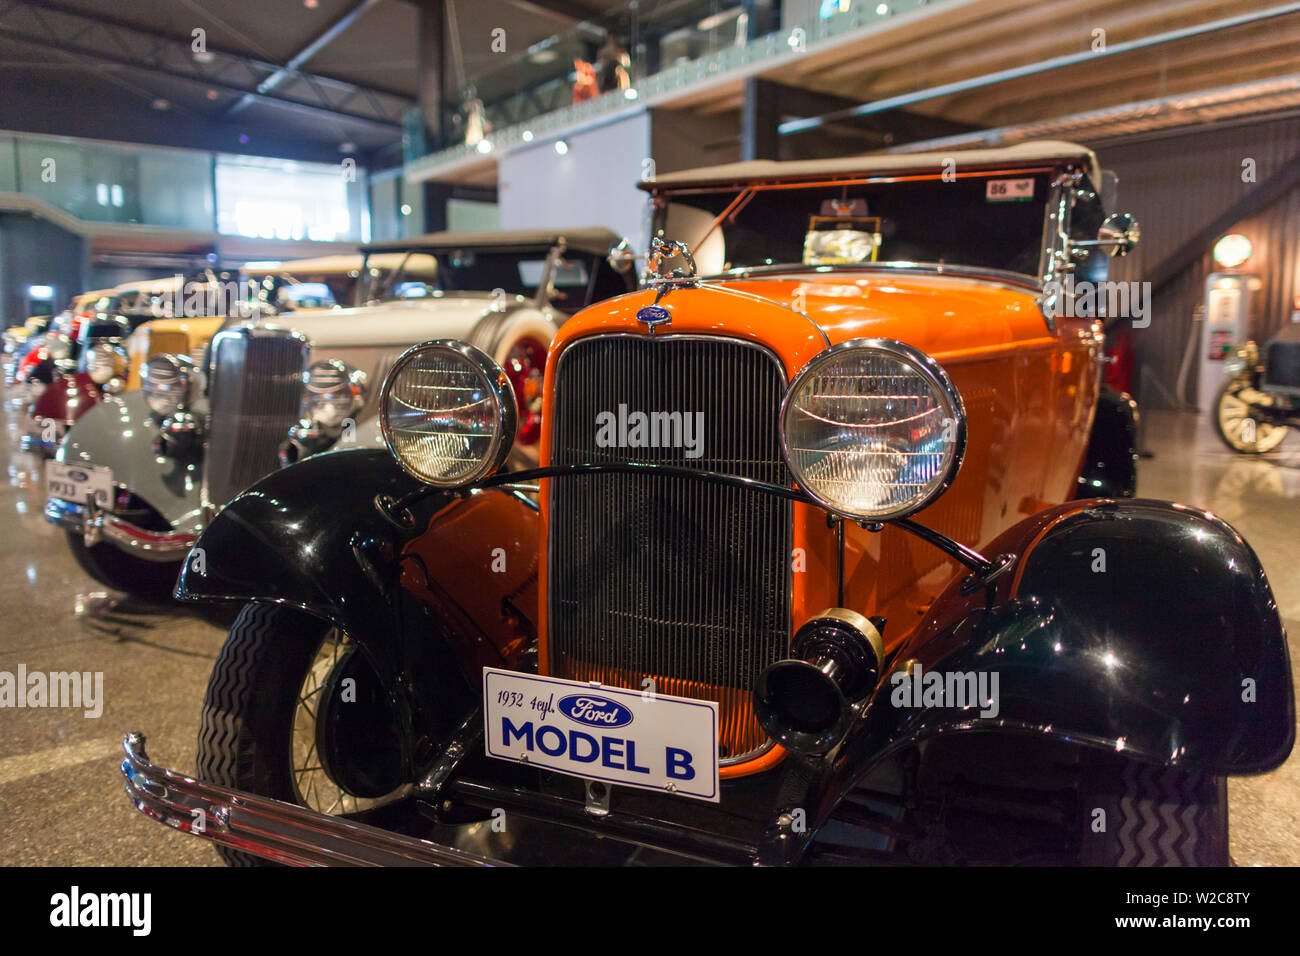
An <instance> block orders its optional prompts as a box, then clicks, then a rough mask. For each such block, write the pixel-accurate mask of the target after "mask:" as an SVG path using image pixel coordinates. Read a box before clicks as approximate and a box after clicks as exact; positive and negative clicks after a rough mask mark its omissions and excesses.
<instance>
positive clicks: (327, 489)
mask: <svg viewBox="0 0 1300 956" xmlns="http://www.w3.org/2000/svg"><path fill="white" fill-rule="evenodd" d="M421 487H423V486H422V485H420V484H419V483H418V482H417V481H416V480H415V479H414V478H411V477H410V476H409V475H407V474H406V473H405V472H403V471H402V470H401V469H400V468H399V467H398V466H397V463H396V462H395V461H393V459H392V456H390V455H389V454H388V453H387V452H386V451H384V450H381V449H374V450H372V449H366V450H347V451H337V452H330V453H327V454H323V455H317V456H314V457H312V458H308V459H306V460H305V461H302V462H299V463H298V464H296V465H293V466H291V467H289V468H285V469H282V470H281V471H277V472H274V473H272V474H270V475H268V476H267V477H266V478H263V479H262V480H261V481H259V482H258V483H257V484H256V485H254V486H253V487H252V488H250V489H248V490H247V491H245V492H244V493H243V494H241V495H240V496H239V497H237V498H235V500H233V501H232V502H230V504H228V505H227V506H226V507H225V508H224V509H223V510H222V511H221V513H220V514H218V515H217V517H216V518H215V519H213V521H212V524H211V525H209V526H208V528H207V529H206V530H205V531H204V532H203V534H202V535H201V536H200V537H199V539H198V541H197V542H196V543H195V546H194V549H193V550H192V551H191V552H190V556H189V558H188V559H187V560H186V562H185V566H184V568H183V569H182V571H181V575H180V579H179V581H178V583H177V585H176V597H177V598H178V599H180V600H182V601H237V602H241V603H242V602H247V601H253V600H257V601H265V602H268V603H272V604H283V605H287V606H289V607H294V608H298V609H300V610H303V611H307V612H308V613H310V614H313V615H315V616H316V617H319V618H322V619H323V620H326V621H328V622H329V623H331V624H334V625H336V626H338V627H341V628H343V629H344V630H345V631H348V632H349V633H352V634H361V633H367V632H370V631H372V630H373V629H374V628H375V627H376V625H382V624H383V623H386V622H387V621H388V620H389V618H390V617H391V615H392V613H393V612H392V607H393V597H394V589H395V586H396V582H395V574H394V573H393V569H394V568H395V566H396V557H395V556H396V555H397V554H398V553H399V552H400V550H401V543H402V542H403V540H405V538H406V537H409V536H410V534H411V533H412V532H407V531H404V530H403V529H402V528H400V527H398V526H396V525H394V524H393V523H392V522H390V521H389V520H388V519H387V518H386V517H385V516H384V514H383V513H382V512H381V511H380V509H379V508H378V507H377V505H376V499H377V498H378V497H379V496H382V495H386V496H389V497H390V498H393V499H397V498H401V497H402V496H403V495H407V494H409V493H411V492H413V491H416V490H418V489H419V488H421ZM446 500H447V499H446V496H445V495H440V494H434V495H430V496H429V497H428V498H426V499H425V500H424V501H423V502H422V503H421V504H420V505H418V506H417V510H418V513H417V514H416V519H417V520H416V524H415V527H417V528H423V527H425V526H426V525H427V524H428V516H429V515H430V514H432V513H433V512H434V511H435V510H436V509H437V508H438V507H440V506H441V505H443V504H445V503H446Z"/></svg>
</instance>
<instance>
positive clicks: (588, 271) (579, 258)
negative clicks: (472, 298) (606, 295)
mask: <svg viewBox="0 0 1300 956" xmlns="http://www.w3.org/2000/svg"><path fill="white" fill-rule="evenodd" d="M548 255H549V252H548V251H545V250H541V249H538V250H531V251H528V252H494V251H491V250H487V251H484V250H481V249H451V250H445V251H444V250H440V251H439V252H437V253H436V254H435V253H429V252H412V253H409V254H408V255H407V256H406V257H405V258H404V259H403V261H402V263H401V264H400V265H399V266H398V267H397V268H396V269H394V270H393V271H392V272H390V273H388V274H386V275H384V274H382V273H381V274H380V275H378V276H375V275H374V273H375V272H376V270H374V269H371V270H370V271H371V273H372V279H371V281H372V283H374V284H373V285H372V288H373V289H375V290H376V293H375V294H374V296H373V297H375V298H379V299H421V298H427V297H429V296H431V295H435V294H441V293H448V292H480V293H491V292H494V291H496V290H498V289H499V290H502V291H504V292H505V294H506V295H509V296H515V295H520V296H523V297H525V298H528V299H531V298H533V297H535V296H536V295H537V293H538V291H539V289H540V287H541V284H542V283H543V282H544V281H545V277H546V273H547V269H546V261H547V257H548ZM595 271H596V263H595V262H594V261H593V257H592V256H590V255H589V254H587V253H577V252H574V251H572V250H570V251H569V252H567V253H566V254H565V256H564V258H563V260H562V261H561V262H560V263H559V265H558V267H557V268H556V269H555V270H554V275H553V277H552V285H553V290H552V295H551V302H552V304H554V305H555V306H556V308H559V309H561V310H562V311H573V310H575V309H576V308H580V307H581V306H582V305H583V304H584V302H585V300H586V299H587V297H588V294H589V290H590V288H591V285H592V280H593V275H594V273H595Z"/></svg>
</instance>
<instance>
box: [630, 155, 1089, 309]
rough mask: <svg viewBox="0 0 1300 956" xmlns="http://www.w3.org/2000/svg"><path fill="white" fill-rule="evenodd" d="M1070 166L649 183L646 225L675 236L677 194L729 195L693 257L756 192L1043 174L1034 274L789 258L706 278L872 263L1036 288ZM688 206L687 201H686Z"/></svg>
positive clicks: (957, 265) (958, 266) (971, 267)
mask: <svg viewBox="0 0 1300 956" xmlns="http://www.w3.org/2000/svg"><path fill="white" fill-rule="evenodd" d="M960 156H961V153H959V152H957V153H954V155H953V158H954V160H955V161H958V162H959V160H960ZM901 159H904V160H905V157H901ZM900 165H901V164H900ZM1074 168H1075V164H1074V163H1070V162H1067V161H1064V160H1063V161H1061V162H1059V163H1034V164H1030V165H1022V166H1014V165H1013V166H997V167H980V168H975V169H968V170H963V169H960V168H958V169H955V170H953V171H951V172H950V173H949V172H947V171H941V172H934V173H905V174H898V173H883V174H878V175H861V174H854V173H846V174H843V175H836V176H814V177H808V178H805V179H793V178H786V179H771V180H764V179H755V180H742V181H738V182H734V183H725V182H718V183H708V184H705V183H696V184H684V185H681V186H677V185H673V186H665V187H662V188H659V187H654V186H653V185H651V203H652V209H651V223H650V226H651V235H655V236H660V237H662V238H664V239H672V238H674V237H672V236H669V235H667V234H666V232H665V228H666V223H667V217H668V208H669V206H670V205H671V204H672V203H673V202H674V201H676V200H677V199H678V197H683V196H692V195H694V196H698V195H712V196H718V197H720V198H721V197H725V196H728V195H731V194H734V198H733V199H732V200H731V201H730V202H729V203H727V204H726V205H725V206H724V208H723V210H722V212H720V213H719V214H718V215H717V216H715V217H714V219H713V221H712V222H711V223H710V225H709V228H708V229H707V230H706V231H705V232H704V233H703V235H701V236H700V237H699V238H698V239H696V241H695V243H694V245H693V246H692V249H691V253H692V255H694V254H696V253H698V252H699V250H700V249H701V248H702V246H703V245H704V243H705V242H706V241H707V240H708V239H709V237H710V236H712V235H713V234H714V233H715V232H717V230H718V229H720V228H721V227H722V224H723V222H724V221H725V220H726V219H727V218H728V217H729V216H734V215H736V214H738V213H739V212H740V211H741V210H742V209H744V208H745V207H746V206H747V205H748V204H749V203H750V201H751V200H752V199H753V198H754V197H755V196H757V195H758V194H760V193H764V192H775V191H785V190H793V189H809V190H815V189H827V188H832V187H844V188H848V187H851V186H882V185H892V184H896V183H916V182H927V181H929V182H947V181H950V179H951V178H956V179H991V178H995V177H1003V176H1025V175H1043V174H1047V176H1048V184H1049V190H1050V192H1049V195H1048V196H1047V197H1046V202H1045V205H1046V209H1045V211H1044V215H1043V224H1042V229H1041V231H1040V234H1039V260H1038V266H1037V271H1036V272H1035V273H1030V272H1017V271H1011V270H1006V269H997V268H993V267H982V266H974V265H971V264H969V263H959V262H949V261H938V262H923V261H904V260H893V261H892V262H891V261H889V260H886V261H882V262H872V263H844V264H824V265H810V264H807V263H803V262H791V263H772V264H770V265H769V264H763V265H753V266H739V267H735V268H733V269H730V270H724V271H723V272H721V273H717V274H715V275H714V276H711V278H719V279H720V278H728V277H732V278H734V277H735V276H736V275H738V274H753V273H755V272H756V271H758V270H764V271H768V272H773V271H775V272H781V271H784V272H790V271H793V270H798V271H808V270H817V271H839V270H843V269H859V268H866V267H873V266H874V267H883V268H890V267H893V268H904V267H910V268H912V269H913V270H914V271H945V270H946V271H949V272H954V273H955V272H957V271H959V270H964V271H966V272H967V273H968V274H971V273H976V274H986V273H987V274H1000V275H1002V276H1004V277H1015V278H1017V279H1018V280H1020V281H1019V282H1018V283H1017V284H1024V282H1023V280H1025V279H1026V278H1028V279H1032V280H1033V282H1034V284H1035V285H1036V286H1039V285H1041V284H1042V281H1043V275H1044V274H1045V272H1046V271H1048V270H1049V266H1050V261H1051V258H1052V257H1051V252H1052V248H1053V246H1054V245H1055V232H1056V217H1055V216H1054V215H1053V213H1054V211H1055V210H1057V209H1058V192H1057V190H1058V188H1059V185H1060V183H1059V180H1060V177H1061V174H1062V172H1064V171H1067V170H1071V169H1074ZM945 176H949V177H950V178H949V179H945ZM687 205H691V204H689V203H688V204H687ZM696 208H700V207H698V206H697V207H696Z"/></svg>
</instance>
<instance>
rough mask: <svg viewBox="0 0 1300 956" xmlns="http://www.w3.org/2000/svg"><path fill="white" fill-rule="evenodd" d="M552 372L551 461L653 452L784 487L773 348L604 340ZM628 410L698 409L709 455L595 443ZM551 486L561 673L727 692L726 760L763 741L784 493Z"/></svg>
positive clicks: (619, 480)
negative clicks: (760, 683) (757, 711)
mask: <svg viewBox="0 0 1300 956" xmlns="http://www.w3.org/2000/svg"><path fill="white" fill-rule="evenodd" d="M556 380H557V390H556V398H555V405H554V412H553V415H554V419H553V422H552V425H551V427H552V429H553V431H552V439H553V440H552V448H551V461H552V463H553V464H557V465H559V464H571V463H578V462H625V461H638V462H653V463H658V464H665V465H673V466H676V467H686V468H698V469H699V470H702V471H717V472H724V473H727V474H734V475H740V476H744V477H748V478H753V479H757V480H761V481H766V482H773V483H777V484H789V476H788V473H787V471H786V467H785V462H784V459H783V457H782V455H781V450H780V439H779V433H778V427H777V426H778V422H777V417H778V415H779V412H780V404H781V398H782V396H783V395H784V392H785V386H786V381H785V375H784V370H783V368H782V366H781V364H780V362H779V361H778V360H777V358H776V357H775V356H774V355H773V354H772V353H771V352H769V351H768V350H766V349H764V348H761V347H758V346H755V345H753V344H751V343H748V342H742V341H739V340H736V339H728V338H722V337H707V336H675V335H666V336H655V337H643V336H635V335H605V336H595V337H592V338H588V339H580V340H578V341H576V342H574V343H573V344H571V345H570V346H569V347H568V348H567V349H566V350H565V352H564V353H563V355H561V357H560V359H559V365H558V368H557V375H556ZM620 406H625V407H626V411H627V413H628V415H629V416H630V415H631V413H632V412H645V413H651V412H668V413H672V412H679V413H681V414H682V415H683V425H684V424H685V415H687V414H692V415H693V414H694V413H703V416H704V418H703V423H704V428H703V439H702V446H701V453H700V455H699V457H696V458H690V457H687V449H686V448H685V447H680V446H677V447H626V446H624V447H619V446H615V447H602V446H600V445H598V444H597V440H596V436H597V431H598V428H597V426H598V418H597V416H599V415H601V414H602V413H606V412H608V413H611V414H612V415H613V416H614V417H615V419H616V421H617V420H619V418H620V416H619V411H620ZM620 431H621V430H620ZM628 433H629V435H627V436H624V437H630V434H631V427H630V426H629V428H628ZM676 434H677V436H678V437H684V432H677V433H676ZM550 495H551V502H550V503H551V515H552V518H551V523H550V529H549V534H550V568H551V571H550V576H549V581H550V594H549V596H548V598H549V602H550V618H549V620H550V627H549V645H550V657H551V660H550V665H551V668H552V673H555V674H556V675H557V676H561V677H568V678H571V679H574V680H600V681H602V682H604V683H609V684H615V685H622V686H628V687H634V688H638V689H639V688H640V687H641V681H642V680H643V679H644V678H645V677H652V678H654V680H655V684H656V688H657V690H658V692H659V693H664V694H675V695H682V696H688V697H696V698H704V699H712V700H717V701H719V703H720V704H721V717H722V723H721V728H722V730H721V733H722V740H721V746H722V747H723V748H724V751H723V758H724V760H725V761H726V762H728V763H732V762H738V761H740V760H744V759H748V758H751V757H753V756H755V755H756V754H757V753H759V752H761V751H762V750H764V749H766V748H767V746H769V745H770V742H769V741H768V740H767V738H766V736H765V735H764V734H763V732H762V730H761V728H759V726H758V724H757V721H755V719H754V717H753V710H752V706H751V703H750V692H751V690H752V688H753V685H754V681H755V680H756V679H757V677H758V674H759V672H760V671H761V670H762V668H763V667H764V666H766V665H767V664H769V663H771V662H772V661H775V660H779V659H780V658H782V657H784V656H785V652H786V648H787V646H788V643H789V631H790V566H791V565H790V561H791V550H792V526H791V507H790V504H789V502H787V501H785V500H783V499H779V498H776V497H772V496H767V495H761V494H756V493H754V492H752V491H747V490H742V489H735V488H730V487H726V486H723V485H719V484H715V483H713V482H704V481H689V480H683V479H681V478H674V477H667V476H663V475H653V474H645V475H641V474H637V475H629V474H609V475H600V474H597V475H585V476H580V477H571V478H566V479H559V480H555V481H552V482H551V487H550Z"/></svg>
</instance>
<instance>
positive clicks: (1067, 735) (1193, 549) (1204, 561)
mask: <svg viewBox="0 0 1300 956" xmlns="http://www.w3.org/2000/svg"><path fill="white" fill-rule="evenodd" d="M986 550H987V551H988V552H989V553H991V554H997V553H1011V554H1016V555H1018V558H1017V559H1016V561H1015V563H1014V565H1013V566H1012V567H1011V568H1010V569H1009V570H1008V572H1007V573H1005V574H1003V575H1002V576H1001V577H1000V578H998V579H997V581H996V582H995V583H994V584H993V585H991V586H990V587H988V588H986V589H983V590H981V591H977V592H975V593H973V594H962V593H961V588H960V582H955V583H954V584H953V585H952V586H951V587H950V588H949V589H948V590H947V591H946V592H945V593H944V595H943V596H941V597H940V598H939V600H938V601H936V602H935V604H934V606H933V607H932V608H931V609H930V612H929V614H928V616H927V618H926V620H925V622H924V623H923V624H922V625H921V627H920V628H918V630H917V631H916V632H914V634H913V636H912V637H910V638H909V639H908V640H907V641H906V643H905V644H904V646H903V647H901V648H900V650H899V651H898V653H897V654H896V656H895V657H894V659H893V669H892V671H891V673H890V674H889V675H887V676H886V678H885V679H883V680H882V681H881V682H880V683H879V684H878V685H877V688H876V690H875V691H874V692H873V694H872V696H871V698H870V701H869V703H868V705H867V707H866V708H865V709H864V712H863V716H862V717H861V718H860V719H859V721H858V723H857V724H856V725H855V727H854V729H853V731H852V732H851V734H850V736H849V737H848V738H847V739H846V740H845V741H844V743H843V744H841V746H840V747H839V748H838V749H837V751H835V752H834V753H833V754H832V755H831V757H830V759H829V760H827V761H824V762H822V765H821V767H820V768H819V771H820V772H819V773H818V775H819V776H820V780H819V781H818V782H817V783H815V784H814V785H813V787H812V791H813V794H812V796H813V799H812V805H813V806H815V807H817V812H818V813H819V814H820V815H821V819H825V818H826V816H827V815H828V814H829V813H830V811H831V809H832V808H833V807H834V805H835V804H836V803H837V802H838V801H839V800H840V799H841V798H842V797H843V796H844V795H845V794H846V793H848V791H849V790H850V789H852V787H853V786H854V785H855V784H856V783H857V782H858V781H859V780H861V778H862V777H863V776H864V775H865V774H866V773H867V772H868V771H869V770H870V769H871V768H872V767H873V766H874V765H875V764H877V763H878V762H879V761H880V760H881V759H882V758H883V757H885V756H886V755H888V754H890V753H892V752H894V751H895V750H898V749H899V748H902V747H907V746H910V745H913V744H915V743H917V742H919V741H922V740H924V739H926V738H929V737H933V736H935V735H937V734H947V733H955V732H962V731H996V732H1002V733H1007V734H1029V735H1034V736H1037V737H1039V738H1040V739H1041V738H1045V737H1046V738H1054V739H1059V740H1063V741H1068V742H1071V743H1075V744H1078V745H1081V746H1085V747H1093V748H1097V749H1103V750H1107V751H1111V752H1120V753H1124V754H1127V755H1129V756H1131V757H1132V758H1133V759H1136V760H1139V761H1143V762H1149V763H1153V764H1161V765H1167V764H1178V765H1180V766H1188V767H1192V768H1198V769H1203V770H1206V771H1209V772H1211V773H1213V774H1217V775H1223V774H1240V773H1257V772H1262V771H1265V770H1270V769H1272V768H1274V767H1277V766H1278V765H1279V764H1281V763H1282V761H1284V760H1285V759H1286V757H1287V756H1288V754H1289V753H1290V752H1291V748H1292V745H1293V743H1294V740H1295V697H1294V691H1293V685H1292V680H1291V663H1290V657H1289V655H1288V651H1287V640H1286V634H1285V632H1284V631H1283V629H1282V622H1281V620H1280V618H1279V616H1278V612H1277V605H1276V603H1275V601H1274V599H1273V593H1272V591H1271V589H1270V588H1269V585H1268V581H1267V579H1266V578H1265V575H1264V571H1263V569H1262V568H1261V567H1260V564H1259V560H1258V559H1257V558H1256V556H1255V553H1254V552H1253V551H1252V550H1251V548H1250V546H1249V545H1248V544H1247V543H1246V542H1245V541H1244V540H1243V539H1242V538H1241V536H1240V535H1238V534H1237V533H1236V531H1234V530H1233V529H1232V528H1231V527H1230V526H1229V525H1228V524H1227V523H1226V522H1224V521H1222V520H1220V519H1218V518H1216V517H1214V516H1212V515H1209V514H1207V513H1205V512H1201V511H1197V510H1196V509H1192V508H1187V507H1184V506H1181V505H1175V504H1169V503H1166V502H1159V501H1146V500H1126V501H1115V500H1094V501H1087V502H1074V503H1070V504H1067V505H1062V506H1060V507H1057V508H1053V509H1050V510H1048V511H1045V512H1042V513H1040V514H1038V515H1035V516H1034V517H1032V518H1029V519H1027V520H1026V521H1024V522H1021V523H1020V524H1019V525H1017V526H1015V527H1014V528H1012V529H1010V530H1009V531H1007V532H1006V533H1005V534H1003V535H1002V536H1001V537H999V538H998V540H997V541H995V542H994V543H993V544H992V545H991V546H990V547H989V548H988V549H986ZM918 665H919V668H920V674H921V677H920V682H919V684H918V686H919V688H920V693H919V694H918V693H917V692H915V691H914V690H913V687H912V684H911V682H910V681H905V680H904V679H903V674H904V673H905V672H906V671H905V669H907V670H911V671H912V672H913V673H915V672H916V667H917V666H918ZM926 674H929V675H931V677H930V678H927V677H926V676H925V675H926ZM950 676H951V677H953V678H954V679H953V681H952V684H951V687H952V691H949V690H948V688H949V686H950V685H949V677H950ZM972 678H973V680H972ZM939 679H942V680H943V682H944V684H943V686H944V694H943V696H941V697H936V696H933V692H935V691H936V688H937V686H938V685H936V684H935V681H937V680H939ZM981 679H982V680H981ZM995 680H996V684H995V683H994V682H995ZM972 687H973V688H975V689H976V690H977V691H983V693H980V694H978V695H968V698H971V697H974V698H980V697H984V696H986V695H989V696H992V701H991V702H990V701H988V700H983V699H967V700H965V701H964V702H963V701H959V700H956V699H955V697H954V692H957V691H963V692H964V691H965V690H968V689H970V688H972ZM927 688H928V689H929V691H930V692H931V694H927ZM993 690H996V693H992V694H990V693H989V692H991V691H993ZM962 703H964V704H965V706H960V704H962ZM814 772H815V773H817V771H814Z"/></svg>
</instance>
